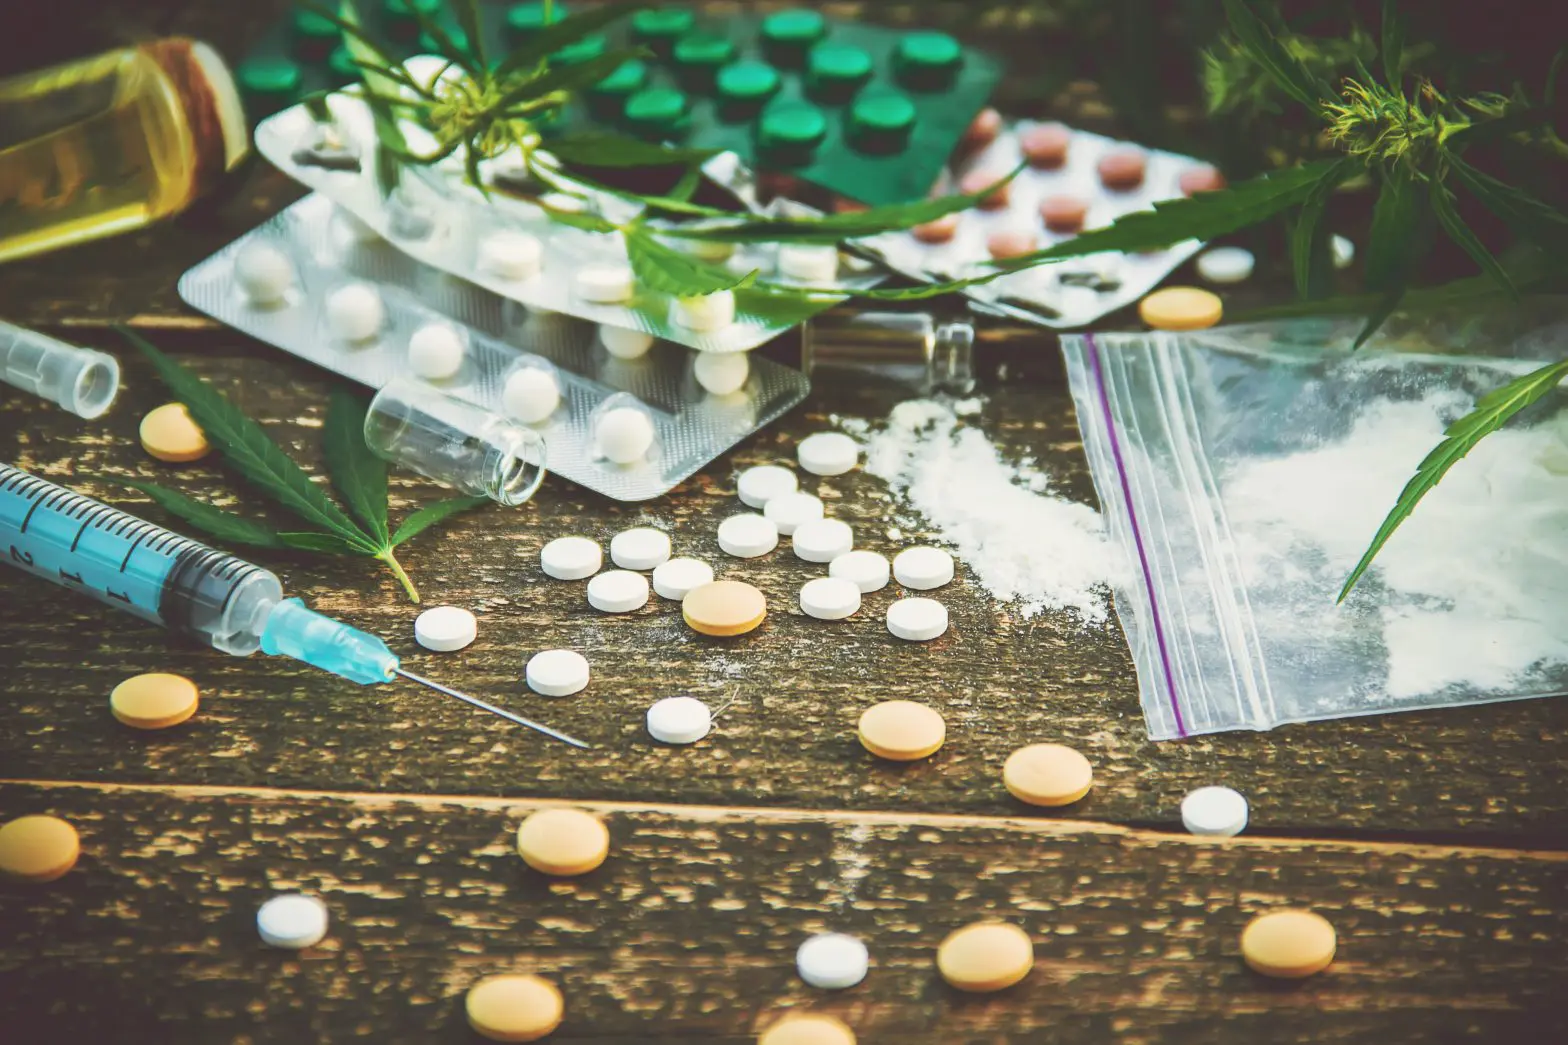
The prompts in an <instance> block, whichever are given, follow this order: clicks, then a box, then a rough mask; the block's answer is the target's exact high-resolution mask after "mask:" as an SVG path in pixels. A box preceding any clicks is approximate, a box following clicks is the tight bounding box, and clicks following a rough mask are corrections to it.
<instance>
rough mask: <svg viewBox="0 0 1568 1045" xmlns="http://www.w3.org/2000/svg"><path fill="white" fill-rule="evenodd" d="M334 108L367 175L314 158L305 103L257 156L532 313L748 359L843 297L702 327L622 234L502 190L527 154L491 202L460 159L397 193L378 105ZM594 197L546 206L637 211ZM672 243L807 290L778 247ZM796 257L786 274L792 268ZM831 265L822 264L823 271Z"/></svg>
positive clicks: (748, 306) (402, 244) (762, 308)
mask: <svg viewBox="0 0 1568 1045" xmlns="http://www.w3.org/2000/svg"><path fill="white" fill-rule="evenodd" d="M411 68H415V69H417V68H420V65H419V60H415V61H414V62H413V63H411ZM416 75H418V74H417V73H416ZM327 104H328V107H329V109H330V111H331V113H332V117H333V121H334V123H333V125H332V126H333V127H335V128H336V134H335V137H336V139H337V140H340V141H342V142H344V143H346V146H345V147H352V148H353V149H355V150H357V154H359V155H360V156H362V158H363V159H362V162H360V163H359V164H358V165H357V166H356V167H353V168H349V167H345V166H343V165H341V164H334V165H322V164H320V163H316V162H309V153H308V150H307V149H306V148H305V146H306V145H308V144H309V143H311V142H314V141H317V140H318V139H319V138H320V137H321V135H322V133H323V132H322V129H321V125H320V124H318V123H317V121H316V118H315V117H314V116H313V115H312V114H311V113H310V112H308V111H307V110H306V109H305V108H304V107H303V106H295V107H294V108H291V109H286V110H284V111H283V112H280V113H278V114H276V115H274V116H271V117H269V118H267V119H266V120H263V121H262V122H261V123H260V124H259V125H258V126H257V128H256V147H257V149H258V150H259V151H260V152H261V153H262V155H264V156H266V157H267V159H269V160H270V161H272V162H273V163H274V164H276V165H277V166H278V167H279V168H280V169H281V170H283V171H284V172H285V173H286V174H288V175H289V176H290V177H293V178H295V179H296V180H298V181H300V182H302V183H303V184H305V185H307V186H309V187H310V188H312V189H314V190H316V191H318V192H320V193H322V194H323V195H325V196H327V197H328V198H330V199H331V200H333V201H334V202H336V203H338V204H340V205H341V206H342V207H344V208H345V209H346V210H347V211H348V212H349V213H350V214H352V215H353V216H354V217H356V218H357V219H358V220H359V221H360V222H362V223H363V224H364V225H365V226H367V227H369V228H370V229H372V230H374V231H375V232H376V233H378V234H380V235H382V236H384V237H385V238H386V239H387V240H388V241H389V242H391V243H393V244H394V245H395V246H397V248H398V249H400V250H402V251H404V252H405V253H407V254H409V255H410V256H411V257H413V258H415V259H416V260H418V261H420V262H423V263H424V264H426V265H429V266H431V267H433V268H436V269H440V270H442V271H444V272H450V273H452V274H454V275H457V276H461V277H463V278H464V279H468V280H471V281H473V282H474V283H477V284H478V285H479V286H481V287H484V288H485V289H486V290H489V291H491V292H492V293H495V294H499V295H501V296H502V297H505V298H510V299H511V300H514V301H518V302H521V303H522V304H524V305H527V306H528V307H530V308H535V309H549V310H551V311H556V312H565V313H568V314H570V315H574V316H578V317H581V318H583V319H588V320H592V321H594V322H596V323H604V324H607V325H610V326H613V327H619V328H623V329H628V330H640V331H643V332H644V333H647V334H651V335H652V336H654V337H657V338H660V339H662V340H666V341H673V342H675V343H677V344H682V345H687V346H690V347H692V348H696V349H699V350H701V351H705V352H744V351H747V350H749V349H752V348H756V347H757V346H758V345H761V344H763V343H764V342H766V341H769V340H772V339H773V338H774V337H777V336H778V335H779V334H781V333H783V332H784V331H786V330H789V329H790V328H792V327H794V326H797V325H799V324H800V323H803V322H805V320H807V319H808V318H810V317H811V316H813V315H815V314H817V313H818V312H821V311H823V310H824V309H827V308H830V307H832V306H833V305H834V304H836V303H838V301H840V300H841V298H839V297H838V296H832V295H815V296H812V297H803V296H801V295H781V294H778V293H770V292H768V291H767V290H765V289H762V288H758V287H747V288H742V289H738V290H736V291H734V292H733V294H732V295H729V296H731V297H733V306H734V307H733V316H732V317H729V321H728V322H716V321H712V320H710V319H707V318H704V319H703V320H702V321H700V322H691V321H690V320H691V314H690V313H691V310H690V309H688V308H685V307H683V306H682V305H681V304H679V303H677V302H676V300H675V298H674V297H672V295H670V294H667V293H665V292H663V291H661V290H657V289H654V288H652V287H649V286H647V285H644V284H643V283H641V282H640V281H638V280H637V279H635V278H634V276H633V275H632V271H631V266H630V262H629V259H628V256H627V251H626V247H625V244H624V241H623V239H622V237H621V236H620V235H619V234H614V233H610V234H606V233H602V232H595V231H591V230H587V229H581V228H576V227H572V226H568V225H566V224H563V223H562V222H560V221H558V220H555V219H552V218H551V217H550V216H549V214H548V213H547V212H546V211H545V210H544V209H543V208H542V207H540V206H539V205H537V204H536V203H535V202H533V201H532V200H530V199H523V198H518V197H516V196H511V195H508V194H507V193H506V192H505V191H502V190H501V189H500V188H499V187H500V186H504V185H506V184H508V183H511V182H515V180H516V177H515V175H516V173H517V171H516V168H517V167H518V161H517V159H516V157H515V156H501V157H498V158H496V159H495V160H487V161H484V162H483V163H482V164H481V174H482V177H483V178H484V179H485V180H486V182H487V184H488V185H490V186H492V187H493V189H494V191H491V193H490V195H489V199H486V198H485V197H484V196H482V195H481V194H480V193H479V192H478V190H476V189H474V188H473V187H472V186H469V185H466V184H464V183H463V180H462V178H463V168H462V164H461V162H457V163H455V164H454V162H452V161H453V160H456V157H453V158H452V159H451V160H448V161H446V162H443V163H441V164H438V165H436V166H434V167H429V168H418V167H404V168H403V169H402V170H401V171H400V172H399V173H398V174H397V176H396V181H397V184H396V186H395V187H393V188H391V189H390V190H389V191H386V192H383V189H382V187H381V185H380V184H379V181H378V175H377V172H376V170H375V150H374V149H373V148H371V147H370V146H371V145H372V144H373V143H374V141H375V137H374V135H375V131H374V127H373V125H372V122H371V118H370V114H369V111H368V109H367V108H366V106H365V105H364V103H363V102H362V101H361V100H360V99H359V98H358V97H356V96H355V95H353V94H348V93H338V94H334V95H331V96H330V97H329V98H328V99H327ZM407 130H408V133H409V135H410V138H411V141H410V144H411V147H412V148H413V149H414V151H416V152H419V151H426V150H427V149H428V148H429V147H433V144H434V143H433V140H431V141H417V140H414V138H415V135H416V133H417V128H413V127H409V128H407ZM302 161H304V162H302ZM563 180H564V179H563ZM587 195H588V197H589V198H588V199H587V200H586V201H584V200H582V199H580V198H578V197H573V196H560V195H557V196H554V197H551V196H550V195H549V194H546V198H547V201H548V202H550V203H552V205H558V206H560V207H561V209H572V208H581V207H583V206H587V207H588V208H589V209H591V210H594V211H597V212H600V213H602V214H603V216H605V217H607V218H610V219H611V220H615V221H621V220H625V219H628V218H630V217H632V216H633V215H634V214H635V213H636V209H635V207H634V206H631V205H629V204H628V203H627V201H625V200H623V199H617V198H615V197H608V196H604V195H601V194H594V193H591V192H589V193H587ZM662 242H664V243H666V244H667V245H668V246H671V247H673V248H674V249H676V250H679V251H683V252H691V253H693V255H694V256H699V255H707V256H708V257H709V258H711V259H712V260H710V261H709V263H710V264H722V265H724V266H726V267H727V268H728V269H729V270H730V271H731V272H733V273H734V274H735V275H736V276H737V277H740V276H743V275H745V274H746V273H748V272H752V271H754V270H758V271H760V272H761V274H762V276H763V277H764V278H766V279H770V280H776V281H778V282H782V283H794V284H796V285H803V282H804V281H801V280H799V279H795V278H791V277H790V276H789V275H788V273H787V272H786V273H784V274H782V275H781V274H780V271H779V257H778V250H777V248H776V247H775V246H773V245H771V244H739V245H736V247H735V248H734V250H733V251H730V252H728V256H727V257H724V258H718V257H717V256H716V254H717V252H719V251H720V250H721V248H716V247H711V246H709V245H707V244H698V245H694V243H693V241H692V240H690V239H689V238H687V239H684V240H683V239H680V238H678V237H673V236H672V237H665V238H663V240H662ZM788 260H789V259H786V268H792V267H791V266H789V265H788ZM825 267H826V266H825V265H823V264H822V263H821V262H820V261H819V262H818V265H817V271H823V270H825ZM834 267H835V269H836V278H835V279H832V280H827V281H825V282H822V283H812V284H811V285H812V286H829V287H831V286H844V287H869V286H874V285H875V284H877V283H879V282H881V281H882V279H883V278H884V274H883V273H882V272H881V271H880V270H879V269H878V268H877V267H876V266H874V265H872V264H870V263H869V262H867V261H866V260H864V259H862V258H857V257H853V256H850V255H848V254H841V255H840V256H839V260H838V264H837V265H836V266H834ZM792 270H794V271H798V269H792ZM696 307H697V309H698V310H699V311H701V312H702V315H703V316H704V317H707V316H708V313H709V312H711V310H712V306H706V305H700V306H696ZM683 320H686V321H683Z"/></svg>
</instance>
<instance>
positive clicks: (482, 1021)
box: [464, 974, 566, 1041]
mask: <svg viewBox="0 0 1568 1045" xmlns="http://www.w3.org/2000/svg"><path fill="white" fill-rule="evenodd" d="M464 1007H465V1008H466V1009H467V1010H468V1025H469V1026H470V1027H472V1028H474V1031H475V1033H477V1034H479V1035H480V1036H481V1037H484V1038H489V1039H490V1040H491V1041H538V1040H539V1039H540V1038H542V1037H544V1036H545V1035H546V1034H549V1033H550V1032H551V1031H553V1030H555V1028H557V1027H559V1026H560V1025H561V1017H562V1016H563V1015H564V1014H565V1012H566V1005H565V1003H564V1002H563V1001H562V1000H561V992H560V991H559V990H557V989H556V986H555V984H553V983H551V982H550V981H549V980H545V979H541V978H540V977H538V976H529V975H522V974H512V975H505V976H487V977H485V978H484V979H482V980H480V981H479V982H478V983H476V984H474V985H473V986H472V987H470V988H469V989H468V998H467V1000H466V1001H465V1003H464Z"/></svg>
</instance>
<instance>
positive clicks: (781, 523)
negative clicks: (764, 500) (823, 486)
mask: <svg viewBox="0 0 1568 1045" xmlns="http://www.w3.org/2000/svg"><path fill="white" fill-rule="evenodd" d="M762 512H763V514H764V515H766V516H767V517H768V521H769V522H771V523H773V525H775V526H777V527H778V528H779V533H782V534H783V535H784V536H786V537H791V536H794V533H795V531H796V530H797V529H799V528H800V527H801V526H802V525H803V524H805V523H808V522H813V521H815V520H817V519H820V518H822V517H823V516H824V515H826V514H827V510H826V509H825V508H824V507H823V506H822V498H820V497H818V496H816V495H815V494H809V493H801V492H798V491H797V492H795V493H786V494H780V495H779V496H777V497H775V498H773V499H772V500H770V501H769V502H768V504H767V507H766V508H764V509H762Z"/></svg>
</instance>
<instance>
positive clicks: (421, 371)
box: [408, 323, 466, 381]
mask: <svg viewBox="0 0 1568 1045" xmlns="http://www.w3.org/2000/svg"><path fill="white" fill-rule="evenodd" d="M465 351H466V349H465V347H464V345H463V336H462V335H461V334H459V333H458V332H457V331H456V330H455V329H453V327H452V326H451V325H450V324H447V323H426V324H425V325H424V326H422V327H420V328H419V329H418V330H416V331H414V334H413V336H412V337H410V338H409V339H408V366H409V369H410V370H412V371H413V372H414V373H415V375H416V376H418V377H423V378H425V379H427V380H436V381H438V380H440V379H441V378H444V377H451V376H452V375H453V374H455V373H457V372H458V370H459V369H461V368H462V366H463V355H464V352H465Z"/></svg>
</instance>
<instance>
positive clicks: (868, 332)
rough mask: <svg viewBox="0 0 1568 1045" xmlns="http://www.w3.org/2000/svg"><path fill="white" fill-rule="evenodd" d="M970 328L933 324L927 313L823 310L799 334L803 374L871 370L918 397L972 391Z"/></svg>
mask: <svg viewBox="0 0 1568 1045" xmlns="http://www.w3.org/2000/svg"><path fill="white" fill-rule="evenodd" d="M974 347H975V328H974V327H973V326H972V325H970V324H968V323H964V322H961V321H959V322H952V323H938V322H937V321H936V319H935V317H933V316H932V315H931V314H930V313H927V312H845V311H840V310H833V311H828V312H823V313H821V314H820V315H818V316H815V317H813V318H812V319H811V320H809V321H808V322H807V323H806V325H805V327H803V328H802V330H801V335H800V367H801V369H802V370H804V371H805V372H806V375H807V376H808V377H812V378H815V377H817V376H818V375H819V374H823V373H828V372H832V371H851V372H854V373H857V374H861V375H864V374H871V375H873V376H875V377H878V378H881V379H883V380H887V381H893V382H896V383H898V384H901V385H904V386H907V387H909V388H913V389H914V390H916V391H918V392H920V393H921V394H923V395H930V394H931V393H934V392H951V393H954V394H958V395H967V394H968V393H969V392H971V391H973V390H974V387H975V378H974Z"/></svg>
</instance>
